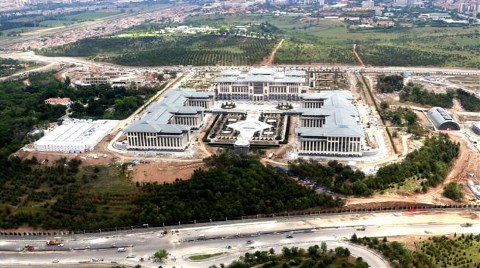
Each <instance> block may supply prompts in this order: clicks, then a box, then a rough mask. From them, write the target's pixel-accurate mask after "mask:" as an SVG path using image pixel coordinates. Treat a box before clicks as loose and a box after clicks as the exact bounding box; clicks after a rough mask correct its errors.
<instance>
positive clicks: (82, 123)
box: [35, 119, 118, 147]
mask: <svg viewBox="0 0 480 268" xmlns="http://www.w3.org/2000/svg"><path fill="white" fill-rule="evenodd" d="M117 124H118V121H117V120H95V121H92V120H77V119H73V120H66V121H64V123H63V124H62V125H60V126H58V127H56V128H55V129H54V130H52V131H51V132H50V133H48V134H46V135H45V136H43V137H42V138H41V139H39V140H38V141H36V142H35V144H36V145H39V146H44V145H55V146H77V145H84V144H85V145H86V146H88V147H93V146H95V145H96V143H97V142H98V141H99V140H101V139H102V138H103V137H105V136H106V135H108V133H109V132H110V131H111V130H112V129H113V128H114V127H115V126H116V125H117Z"/></svg>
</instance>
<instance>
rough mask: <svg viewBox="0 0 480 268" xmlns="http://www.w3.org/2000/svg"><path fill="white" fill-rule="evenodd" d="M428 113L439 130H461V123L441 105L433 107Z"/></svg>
mask: <svg viewBox="0 0 480 268" xmlns="http://www.w3.org/2000/svg"><path fill="white" fill-rule="evenodd" d="M427 115H428V118H429V119H430V121H432V123H433V125H434V126H435V128H436V129H438V130H460V125H459V124H458V123H457V122H455V120H453V118H452V116H450V115H449V114H448V113H447V111H445V110H444V109H443V108H441V107H433V108H431V109H430V110H428V112H427Z"/></svg>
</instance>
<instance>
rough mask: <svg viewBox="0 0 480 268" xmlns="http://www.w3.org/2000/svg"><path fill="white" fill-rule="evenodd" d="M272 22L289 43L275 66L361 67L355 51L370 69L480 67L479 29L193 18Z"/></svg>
mask: <svg viewBox="0 0 480 268" xmlns="http://www.w3.org/2000/svg"><path fill="white" fill-rule="evenodd" d="M266 21H268V22H269V23H270V24H272V25H274V26H276V27H278V29H279V32H278V33H277V36H282V38H285V39H286V41H285V42H284V43H283V46H282V47H281V48H280V49H279V50H278V52H277V54H276V56H275V63H279V64H281V63H299V64H301V63H339V64H352V63H356V61H355V59H354V57H353V55H352V46H353V44H357V51H358V52H359V54H360V55H361V57H362V59H363V61H364V62H365V64H367V65H374V66H383V65H385V66H456V67H470V68H479V67H480V46H478V44H480V31H479V30H478V27H477V28H476V27H413V28H394V29H369V30H360V31H350V30H348V29H347V27H346V26H347V25H346V24H345V23H344V22H342V21H338V20H327V19H319V18H308V17H301V16H297V17H295V16H268V15H253V14H252V15H248V16H245V15H243V16H238V15H225V16H223V15H222V16H203V17H202V16H197V17H190V18H188V20H187V23H189V24H191V25H213V26H216V27H221V26H226V25H257V24H259V23H262V22H266Z"/></svg>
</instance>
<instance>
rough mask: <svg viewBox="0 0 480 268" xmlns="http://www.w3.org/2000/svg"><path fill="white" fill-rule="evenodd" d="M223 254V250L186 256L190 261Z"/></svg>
mask: <svg viewBox="0 0 480 268" xmlns="http://www.w3.org/2000/svg"><path fill="white" fill-rule="evenodd" d="M223 254H225V252H219V253H212V254H198V255H192V256H190V257H188V259H189V260H192V261H201V260H206V259H210V258H213V257H217V256H221V255H223Z"/></svg>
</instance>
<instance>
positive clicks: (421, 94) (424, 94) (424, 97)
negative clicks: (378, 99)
mask: <svg viewBox="0 0 480 268" xmlns="http://www.w3.org/2000/svg"><path fill="white" fill-rule="evenodd" d="M399 96H400V101H411V102H417V103H420V104H425V105H429V106H439V107H443V108H451V107H452V106H453V98H454V97H455V92H453V91H448V92H447V93H446V94H441V93H434V92H430V91H428V90H426V89H424V88H423V87H422V86H421V85H416V84H413V83H409V84H408V85H406V86H405V87H403V89H402V90H401V91H400V93H399Z"/></svg>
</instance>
